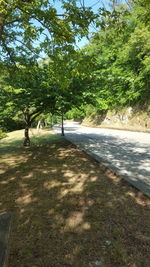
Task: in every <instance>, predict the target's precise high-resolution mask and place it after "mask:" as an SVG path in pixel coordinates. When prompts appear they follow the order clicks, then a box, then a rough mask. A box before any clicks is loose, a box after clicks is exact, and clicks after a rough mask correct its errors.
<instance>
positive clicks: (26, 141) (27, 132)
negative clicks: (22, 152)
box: [23, 126, 30, 146]
mask: <svg viewBox="0 0 150 267" xmlns="http://www.w3.org/2000/svg"><path fill="white" fill-rule="evenodd" d="M24 136H25V139H24V142H23V145H24V146H30V138H29V126H26V127H25V132H24Z"/></svg>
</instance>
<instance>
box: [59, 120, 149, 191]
mask: <svg viewBox="0 0 150 267" xmlns="http://www.w3.org/2000/svg"><path fill="white" fill-rule="evenodd" d="M64 126H65V136H66V138H67V139H68V140H70V141H71V142H73V143H75V144H76V145H77V146H79V147H80V148H82V149H83V150H85V151H86V152H87V153H88V154H90V155H92V156H93V157H94V158H96V159H97V160H98V161H100V162H103V163H105V165H107V166H108V167H109V168H111V169H112V170H113V171H115V172H116V173H118V174H119V175H121V176H122V177H123V178H124V179H126V180H127V181H128V182H130V183H131V184H132V185H134V186H135V187H137V188H138V189H140V190H141V191H143V192H144V193H145V194H146V195H148V196H150V134H149V133H141V132H130V131H119V130H110V129H102V128H90V127H83V126H80V125H79V124H78V123H76V122H69V123H65V125H64ZM54 130H55V131H56V132H57V133H60V126H59V125H56V126H55V127H54Z"/></svg>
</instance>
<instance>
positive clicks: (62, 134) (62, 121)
mask: <svg viewBox="0 0 150 267" xmlns="http://www.w3.org/2000/svg"><path fill="white" fill-rule="evenodd" d="M64 135H65V134H64V116H63V113H62V117H61V136H64Z"/></svg>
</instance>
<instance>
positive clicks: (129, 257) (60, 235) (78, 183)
mask: <svg viewBox="0 0 150 267" xmlns="http://www.w3.org/2000/svg"><path fill="white" fill-rule="evenodd" d="M0 188H1V194H0V212H10V213H11V214H12V217H13V222H12V234H11V249H10V257H9V267H31V266H34V267H35V266H36V267H37V266H39V267H42V266H43V267H50V266H52V267H55V266H56V267H57V266H58V267H59V266H66V267H67V266H82V267H87V266H106V267H109V266H111V267H112V266H115V267H117V266H134V267H135V266H149V262H150V254H149V242H150V235H149V230H150V229H149V219H150V216H149V214H150V213H149V206H148V203H149V200H148V198H147V197H145V196H143V194H142V193H140V192H138V191H137V190H136V189H134V188H132V187H130V186H129V185H128V184H127V183H126V182H125V181H123V180H121V179H120V178H119V177H116V176H115V175H113V174H112V173H111V172H110V171H109V170H107V169H106V168H104V166H102V165H101V164H99V163H97V162H96V161H94V160H92V159H91V158H90V157H89V156H88V155H86V154H85V153H84V152H82V151H80V150H79V149H77V148H76V147H75V146H73V145H71V144H70V143H69V142H67V141H65V140H64V139H62V138H61V139H57V140H56V141H55V142H54V141H51V142H49V143H48V144H47V145H41V146H40V145H35V146H33V147H31V148H29V149H24V148H21V147H20V148H17V149H16V150H15V149H14V150H12V151H7V152H6V150H5V151H3V152H2V157H1V178H0Z"/></svg>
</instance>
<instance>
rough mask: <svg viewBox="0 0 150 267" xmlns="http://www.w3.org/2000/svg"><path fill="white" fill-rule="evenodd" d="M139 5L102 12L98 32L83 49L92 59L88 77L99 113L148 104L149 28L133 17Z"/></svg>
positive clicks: (122, 6) (144, 106)
mask: <svg viewBox="0 0 150 267" xmlns="http://www.w3.org/2000/svg"><path fill="white" fill-rule="evenodd" d="M140 4H141V2H140V1H139V2H138V1H137V2H134V4H133V5H132V8H131V6H130V8H129V6H126V5H120V6H118V5H117V6H115V7H113V9H112V11H109V12H105V13H103V17H102V19H101V21H100V23H99V25H100V30H99V32H96V33H95V34H94V36H93V38H92V39H91V40H90V42H89V44H88V45H87V46H86V47H85V51H86V53H87V54H88V55H90V56H91V57H92V56H93V58H95V66H94V68H93V71H92V75H93V86H94V87H95V89H96V91H97V92H96V105H95V106H96V109H97V110H99V111H100V110H108V109H113V108H117V107H119V106H135V105H138V106H139V107H140V108H142V109H147V107H148V105H149V103H150V98H149V85H150V84H149V78H150V68H149V63H150V29H149V25H145V23H143V21H142V19H141V18H137V12H138V10H139V8H140ZM145 4H146V1H145ZM143 8H144V6H143ZM144 10H145V9H144ZM114 12H117V13H116V14H117V15H116V16H117V17H116V20H114V21H113V23H112V19H111V17H113V13H114ZM143 14H144V13H143ZM103 21H105V24H104V23H102V22H103Z"/></svg>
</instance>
